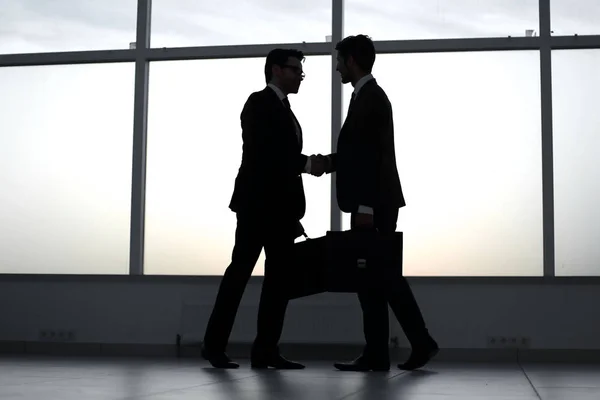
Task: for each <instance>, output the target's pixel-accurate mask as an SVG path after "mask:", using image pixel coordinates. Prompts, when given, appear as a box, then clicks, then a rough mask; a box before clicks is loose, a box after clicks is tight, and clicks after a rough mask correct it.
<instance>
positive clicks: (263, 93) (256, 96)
mask: <svg viewBox="0 0 600 400" xmlns="http://www.w3.org/2000/svg"><path fill="white" fill-rule="evenodd" d="M268 91H272V89H271V88H269V87H268V86H267V87H265V88H264V89H261V90H257V91H256V92H252V93H250V95H249V96H248V101H262V100H265V99H267V98H268V97H269V92H268Z"/></svg>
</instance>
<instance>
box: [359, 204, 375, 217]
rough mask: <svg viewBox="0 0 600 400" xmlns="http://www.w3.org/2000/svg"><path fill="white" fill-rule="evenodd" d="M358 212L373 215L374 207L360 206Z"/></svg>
mask: <svg viewBox="0 0 600 400" xmlns="http://www.w3.org/2000/svg"><path fill="white" fill-rule="evenodd" d="M358 213H359V214H371V215H373V208H372V207H367V206H358Z"/></svg>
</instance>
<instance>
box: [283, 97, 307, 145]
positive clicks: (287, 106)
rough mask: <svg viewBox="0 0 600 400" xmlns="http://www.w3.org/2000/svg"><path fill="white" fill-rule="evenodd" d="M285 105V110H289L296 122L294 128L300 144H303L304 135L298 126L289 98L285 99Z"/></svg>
mask: <svg viewBox="0 0 600 400" xmlns="http://www.w3.org/2000/svg"><path fill="white" fill-rule="evenodd" d="M282 101H283V105H285V108H287V109H288V111H289V112H290V115H291V116H292V119H293V120H294V127H295V128H296V136H297V137H298V141H299V142H300V143H302V134H301V133H300V127H299V124H298V121H297V120H296V116H295V115H294V112H293V111H292V108H291V106H290V101H289V100H288V98H287V97H286V98H284V99H283V100H282Z"/></svg>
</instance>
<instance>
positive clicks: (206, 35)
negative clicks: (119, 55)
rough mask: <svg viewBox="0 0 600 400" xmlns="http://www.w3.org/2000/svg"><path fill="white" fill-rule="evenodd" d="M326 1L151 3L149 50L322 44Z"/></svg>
mask: <svg viewBox="0 0 600 400" xmlns="http://www.w3.org/2000/svg"><path fill="white" fill-rule="evenodd" d="M328 35H331V1H321V0H303V1H279V2H273V1H265V0H250V1H239V0H221V1H190V0H153V2H152V37H151V39H152V40H151V45H152V47H181V46H214V45H234V44H260V43H297V42H325V41H326V37H327V36H328Z"/></svg>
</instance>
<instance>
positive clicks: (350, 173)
mask: <svg viewBox="0 0 600 400" xmlns="http://www.w3.org/2000/svg"><path fill="white" fill-rule="evenodd" d="M331 159H332V169H333V170H334V171H336V172H337V176H336V189H337V200H338V205H339V207H340V209H341V210H342V211H344V212H348V213H352V212H356V211H357V210H358V206H360V205H363V206H367V207H372V208H374V209H377V208H401V207H404V206H405V205H406V203H405V201H404V195H403V194H402V187H401V185H400V178H399V176H398V168H397V166H396V153H395V147H394V121H393V116H392V105H391V104H390V101H389V100H388V98H387V95H386V94H385V92H384V91H383V89H382V88H381V87H380V86H379V85H378V84H377V82H376V81H375V79H371V80H370V81H368V82H367V83H365V84H364V86H363V87H362V88H361V89H360V91H359V92H358V94H357V95H356V97H355V99H354V103H353V105H352V107H351V109H350V110H349V112H348V115H347V117H346V121H344V125H343V126H342V129H341V131H340V135H339V138H338V144H337V153H336V154H332V157H331Z"/></svg>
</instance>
